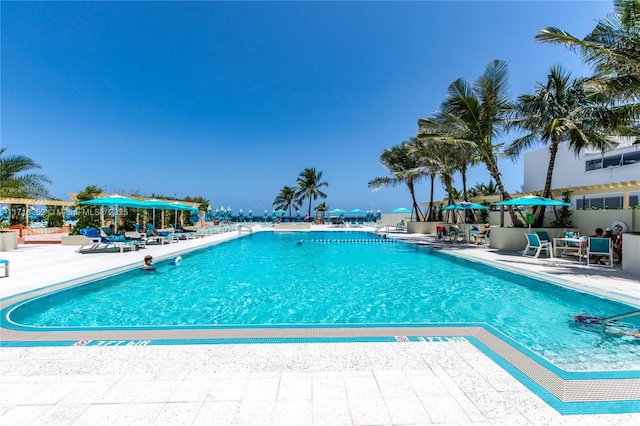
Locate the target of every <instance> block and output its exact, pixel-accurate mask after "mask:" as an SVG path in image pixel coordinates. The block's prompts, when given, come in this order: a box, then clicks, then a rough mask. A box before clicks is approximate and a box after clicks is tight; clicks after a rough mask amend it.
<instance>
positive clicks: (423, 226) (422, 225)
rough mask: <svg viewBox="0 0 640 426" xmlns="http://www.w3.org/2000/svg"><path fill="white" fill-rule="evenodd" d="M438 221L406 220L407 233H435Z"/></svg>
mask: <svg viewBox="0 0 640 426" xmlns="http://www.w3.org/2000/svg"><path fill="white" fill-rule="evenodd" d="M439 224H440V222H408V223H407V234H435V233H436V226H437V225H439Z"/></svg>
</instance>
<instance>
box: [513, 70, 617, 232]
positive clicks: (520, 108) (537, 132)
mask: <svg viewBox="0 0 640 426" xmlns="http://www.w3.org/2000/svg"><path fill="white" fill-rule="evenodd" d="M584 82H585V79H583V78H578V79H575V80H573V79H572V78H571V73H569V72H567V71H565V70H564V69H563V68H562V67H561V66H553V67H551V69H550V71H549V74H548V75H547V82H546V83H544V84H543V83H537V85H536V90H535V92H534V93H533V94H525V95H521V96H520V97H519V98H518V104H517V105H516V107H515V109H514V118H513V120H512V121H511V123H510V125H509V126H510V127H513V128H516V129H518V130H523V131H525V132H527V133H526V134H525V135H524V136H522V137H519V138H517V139H515V140H514V141H513V142H512V143H511V145H509V146H508V148H507V150H508V151H509V152H511V153H512V154H514V155H519V154H520V153H521V152H522V150H523V149H525V148H529V147H531V146H533V145H535V144H538V143H541V144H543V145H548V146H549V153H550V155H549V164H548V165H547V177H546V181H545V185H544V190H543V192H542V196H543V197H545V198H551V197H552V194H551V180H552V177H553V169H554V166H555V161H556V155H557V153H558V147H559V145H560V143H561V142H564V141H566V142H567V143H568V145H569V149H571V150H572V151H573V152H574V153H575V154H576V155H578V153H579V152H580V151H581V150H583V149H584V148H595V149H598V150H600V151H606V150H609V149H611V148H613V147H615V146H616V145H617V143H616V141H614V140H612V139H610V138H608V137H607V134H610V133H609V132H607V131H611V130H614V129H616V128H619V127H620V126H621V125H623V124H624V122H621V120H620V119H619V118H618V117H616V114H615V113H614V112H613V111H612V110H611V109H609V108H607V107H606V106H602V104H600V103H599V102H598V101H597V100H596V97H594V96H589V95H588V94H587V93H586V92H585V90H584ZM544 211H545V209H544V208H539V209H537V211H536V215H535V221H534V223H533V226H536V227H540V226H542V224H543V220H544Z"/></svg>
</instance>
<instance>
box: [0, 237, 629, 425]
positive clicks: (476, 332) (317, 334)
mask: <svg viewBox="0 0 640 426" xmlns="http://www.w3.org/2000/svg"><path fill="white" fill-rule="evenodd" d="M238 237H239V236H238ZM227 241H228V240H227ZM220 242H221V241H217V242H213V243H212V244H208V245H206V246H205V247H210V246H212V245H216V244H218V243H220ZM406 242H409V243H411V241H406ZM200 248H204V247H198V248H194V249H186V250H183V251H176V252H174V253H172V254H171V256H164V257H163V258H164V259H168V258H170V257H173V256H175V255H177V254H183V253H186V252H190V251H193V250H198V249H200ZM442 252H443V253H447V254H449V255H453V256H454V257H460V258H463V259H466V260H472V261H475V262H480V263H483V264H487V265H490V266H493V267H497V268H498V269H504V270H508V271H510V272H515V273H519V274H523V275H527V276H530V277H533V278H538V279H544V280H545V281H550V282H552V283H554V284H558V285H562V286H567V287H569V288H573V289H575V290H578V291H583V292H587V293H591V294H594V290H595V289H592V288H590V287H585V286H583V285H581V284H579V283H575V282H573V281H570V280H562V279H557V278H556V277H553V276H551V275H548V274H544V273H538V272H532V271H529V270H524V269H520V268H516V267H513V266H509V265H504V264H500V263H498V262H495V261H491V260H487V259H482V258H477V257H474V256H467V255H462V254H460V253H454V252H451V251H448V250H442ZM159 260H161V258H159ZM137 266H138V265H137V263H136V264H129V265H125V266H121V267H117V268H112V269H110V270H106V271H101V272H99V273H96V274H91V275H89V276H84V277H79V278H76V279H72V280H68V281H65V282H61V283H56V284H52V285H49V286H46V287H42V288H39V289H36V290H32V291H27V292H23V293H20V294H16V295H13V296H9V297H6V298H4V299H2V300H1V302H2V305H3V307H2V310H1V312H2V325H1V326H0V347H28V346H65V345H69V346H79V345H81V346H119V345H148V344H149V345H153V344H161V345H171V344H237V343H267V342H268V343H301V342H306V343H313V342H327V341H331V342H353V341H380V339H382V341H394V340H395V341H400V342H405V341H409V342H416V341H420V340H421V339H426V340H431V339H442V341H449V340H453V341H455V339H466V340H468V341H469V342H471V343H472V344H473V345H474V346H476V347H477V348H478V349H479V350H481V352H483V353H484V354H485V355H487V356H488V357H490V358H491V359H492V360H494V361H495V362H497V363H498V364H499V365H500V366H501V367H503V368H505V369H506V370H507V371H508V372H509V373H510V374H511V375H512V376H514V377H515V378H516V379H517V380H519V381H520V382H521V383H523V384H524V385H525V386H527V388H529V389H530V390H532V391H533V392H534V393H536V394H537V395H538V396H540V397H541V398H542V399H543V400H544V401H545V402H547V403H548V404H549V405H551V406H552V407H554V408H555V409H556V410H558V411H559V412H561V413H563V414H571V413H584V414H589V413H602V412H603V410H604V412H607V413H629V412H640V404H638V402H640V370H623V371H620V370H618V371H584V372H583V371H566V370H562V369H560V368H558V367H556V366H555V365H553V364H551V363H549V362H548V361H546V360H544V359H542V358H541V357H539V356H538V355H536V354H535V353H533V352H531V351H529V350H528V349H527V348H525V347H523V346H521V345H520V344H519V343H518V342H516V341H514V340H513V339H511V338H509V337H508V336H506V335H503V334H502V333H500V332H499V331H498V330H496V329H494V328H493V327H491V326H489V325H488V324H483V323H479V324H478V323H473V324H466V323H452V324H443V323H438V324H410V325H406V324H402V325H397V324H394V325H387V324H369V325H362V324H358V325H351V324H349V325H336V326H325V325H311V326H308V325H305V326H258V327H256V326H251V327H247V326H245V325H241V326H219V327H200V328H198V327H179V328H170V329H168V328H167V329H162V328H160V329H158V328H157V327H153V328H152V327H149V328H144V329H143V328H136V329H126V328H120V329H113V328H111V329H109V330H100V329H85V330H78V329H75V330H56V331H52V330H50V329H47V330H38V329H33V328H27V327H24V328H22V327H14V326H11V325H9V326H8V327H6V326H5V325H7V321H6V319H5V318H6V315H7V314H8V312H10V310H11V309H12V307H13V306H14V305H15V304H16V303H20V302H21V301H23V300H26V299H29V298H32V297H35V296H38V295H41V294H46V293H50V292H52V291H59V290H61V289H64V288H67V287H71V286H75V285H78V284H81V283H83V282H86V281H91V280H95V279H99V278H102V277H104V276H108V275H113V274H118V273H123V272H126V271H129V270H132V269H135V268H137ZM595 294H596V295H599V296H601V297H606V298H608V299H611V298H612V296H611V294H610V293H607V292H603V291H602V292H595ZM613 298H614V300H619V301H623V302H624V303H629V304H632V305H633V304H634V302H629V301H628V300H620V299H618V298H615V297H613ZM631 299H633V298H631Z"/></svg>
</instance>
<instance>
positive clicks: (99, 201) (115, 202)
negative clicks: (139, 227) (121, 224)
mask: <svg viewBox="0 0 640 426" xmlns="http://www.w3.org/2000/svg"><path fill="white" fill-rule="evenodd" d="M78 204H81V205H84V206H114V207H115V214H114V222H115V224H114V225H115V227H116V230H117V229H118V209H119V208H120V207H131V208H135V209H144V208H146V205H145V204H144V203H143V202H142V201H138V200H134V199H133V198H128V197H124V196H122V195H118V194H114V195H109V196H107V197H101V198H94V199H93V200H87V201H81V202H79V203H78Z"/></svg>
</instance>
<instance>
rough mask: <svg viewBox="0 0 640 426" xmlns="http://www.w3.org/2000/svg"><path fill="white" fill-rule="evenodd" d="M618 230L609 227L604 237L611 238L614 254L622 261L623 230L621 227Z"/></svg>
mask: <svg viewBox="0 0 640 426" xmlns="http://www.w3.org/2000/svg"><path fill="white" fill-rule="evenodd" d="M616 231H617V232H616ZM616 231H614V230H612V229H611V228H607V229H606V230H605V233H604V237H605V238H610V239H611V245H612V246H613V254H614V255H615V256H616V257H617V258H618V261H619V262H621V263H622V232H620V231H621V229H620V230H616Z"/></svg>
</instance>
